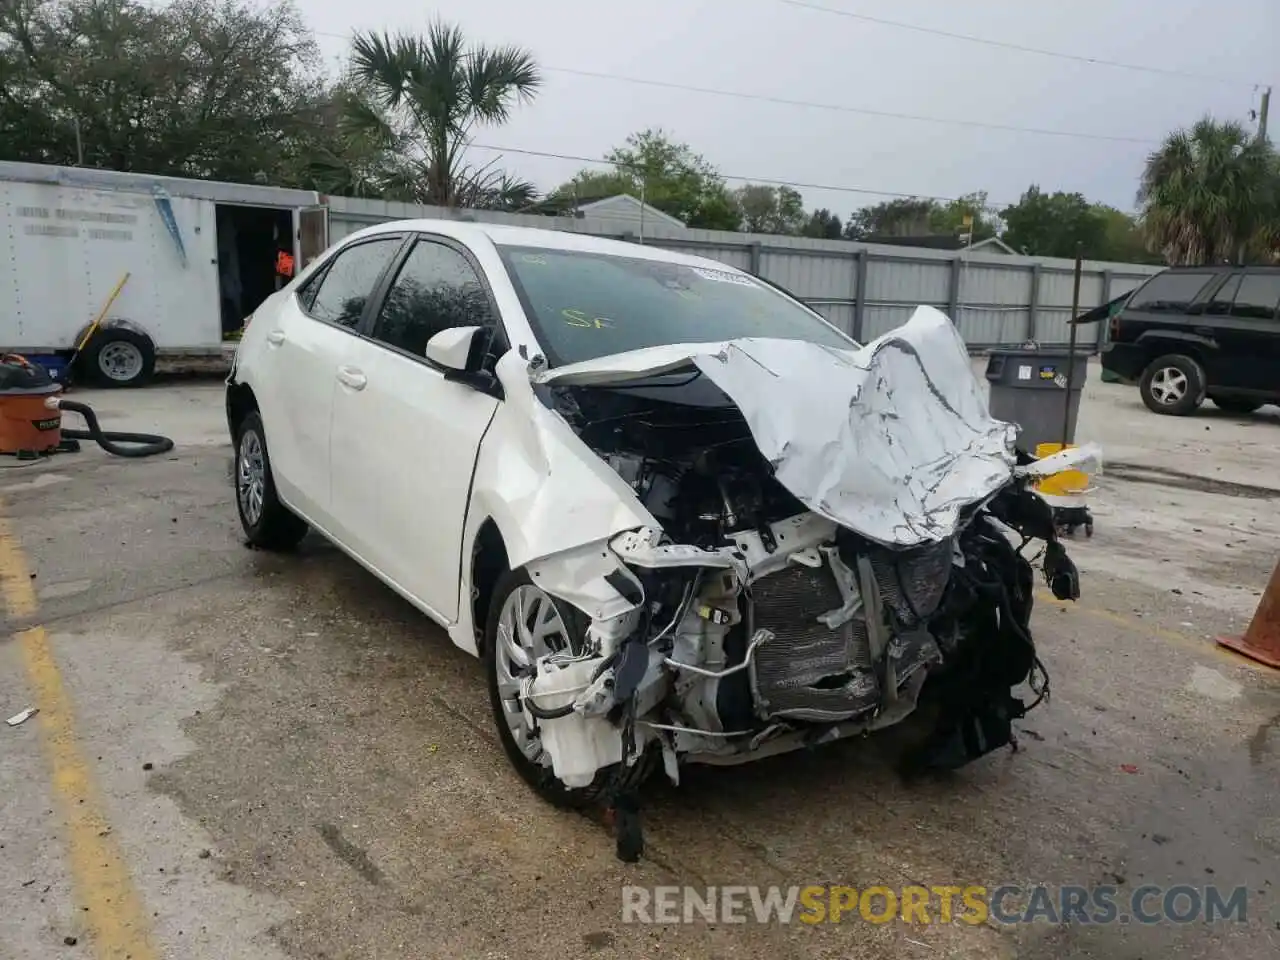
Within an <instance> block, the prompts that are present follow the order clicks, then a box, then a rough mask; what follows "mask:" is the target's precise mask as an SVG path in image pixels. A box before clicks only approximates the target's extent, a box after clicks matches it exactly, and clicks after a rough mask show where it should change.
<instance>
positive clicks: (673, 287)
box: [498, 245, 856, 365]
mask: <svg viewBox="0 0 1280 960" xmlns="http://www.w3.org/2000/svg"><path fill="white" fill-rule="evenodd" d="M498 252H499V254H500V255H501V256H502V259H503V262H504V263H505V264H506V267H507V272H508V273H509V274H510V276H511V278H512V280H513V282H514V283H515V286H516V291H517V293H519V295H520V298H521V300H522V302H523V304H524V308H525V313H526V314H528V316H529V322H530V323H531V324H532V325H533V327H534V332H535V333H536V334H537V336H538V340H539V341H540V343H541V345H542V348H543V350H544V351H545V352H546V354H547V359H548V360H549V361H551V362H552V363H553V364H555V365H562V364H569V363H576V362H578V361H582V360H593V359H595V358H597V357H603V356H607V355H609V354H615V353H623V352H625V351H628V350H638V349H640V348H643V347H655V346H662V345H666V344H674V343H714V342H718V341H722V340H734V339H738V338H740V337H772V338H777V339H783V340H807V341H810V342H812V343H817V344H821V345H823V346H828V347H833V348H835V349H837V350H851V349H854V348H855V347H856V344H855V343H854V342H853V341H852V340H850V339H849V338H847V337H845V336H843V335H842V334H841V333H839V332H838V331H837V330H835V329H834V328H833V327H831V326H829V325H828V324H827V323H825V322H824V321H823V320H822V319H821V318H819V317H818V316H817V315H816V314H814V313H813V312H812V311H810V310H809V309H808V308H806V307H804V306H803V305H801V304H799V303H797V302H796V301H794V300H792V299H791V298H790V297H787V296H785V295H784V294H782V293H779V292H778V291H776V290H774V289H773V288H772V287H770V286H769V285H768V284H765V283H761V282H760V281H758V280H755V279H753V278H751V277H747V276H744V275H743V274H740V273H736V272H730V271H728V270H718V269H712V268H704V267H693V266H686V265H685V264H682V263H671V262H668V261H663V260H648V259H642V258H640V257H629V256H623V255H618V254H612V253H610V254H601V253H588V252H584V251H580V250H554V249H548V248H543V247H524V246H507V245H499V247H498Z"/></svg>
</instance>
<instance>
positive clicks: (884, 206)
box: [844, 197, 938, 240]
mask: <svg viewBox="0 0 1280 960" xmlns="http://www.w3.org/2000/svg"><path fill="white" fill-rule="evenodd" d="M937 208H938V204H937V203H936V202H935V201H933V200H920V199H915V198H909V197H903V198H900V199H896V200H886V201H884V202H883V203H876V204H872V205H871V206H867V207H863V208H862V209H861V210H855V211H854V212H853V213H851V214H850V215H849V219H848V220H847V221H845V226H844V235H845V238H846V239H849V240H865V239H866V238H867V237H919V236H924V235H926V234H929V233H932V232H933V230H932V226H931V222H932V220H933V217H934V214H935V213H936V211H937Z"/></svg>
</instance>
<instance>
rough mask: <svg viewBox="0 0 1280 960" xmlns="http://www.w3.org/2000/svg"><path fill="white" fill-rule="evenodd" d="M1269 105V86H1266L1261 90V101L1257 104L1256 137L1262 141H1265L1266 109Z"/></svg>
mask: <svg viewBox="0 0 1280 960" xmlns="http://www.w3.org/2000/svg"><path fill="white" fill-rule="evenodd" d="M1270 107H1271V88H1270V87H1266V88H1265V89H1264V90H1263V91H1262V103H1261V104H1260V105H1259V106H1258V139H1259V140H1260V141H1262V142H1263V143H1266V141H1267V111H1268V110H1269V109H1270Z"/></svg>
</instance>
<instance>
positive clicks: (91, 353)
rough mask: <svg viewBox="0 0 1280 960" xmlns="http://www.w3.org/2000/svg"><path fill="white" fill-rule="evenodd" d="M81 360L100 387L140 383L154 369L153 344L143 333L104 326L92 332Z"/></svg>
mask: <svg viewBox="0 0 1280 960" xmlns="http://www.w3.org/2000/svg"><path fill="white" fill-rule="evenodd" d="M81 363H82V364H83V365H84V367H83V369H84V371H85V373H86V374H87V375H88V377H89V379H91V380H92V381H93V382H94V383H95V384H97V385H98V386H100V387H141V386H143V385H144V384H145V383H147V382H148V381H149V380H150V379H151V377H152V374H154V373H155V370H156V345H155V344H154V343H152V342H151V338H150V337H148V336H147V335H146V334H145V333H139V332H138V331H136V330H130V329H129V328H127V327H108V328H107V329H105V330H99V331H98V332H97V333H95V334H94V335H93V339H92V340H90V341H89V344H88V346H86V347H85V351H84V356H83V357H82V358H81Z"/></svg>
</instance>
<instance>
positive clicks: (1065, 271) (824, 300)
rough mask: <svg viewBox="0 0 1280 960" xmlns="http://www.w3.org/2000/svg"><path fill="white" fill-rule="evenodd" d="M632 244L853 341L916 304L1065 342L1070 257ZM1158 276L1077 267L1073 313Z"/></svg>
mask: <svg viewBox="0 0 1280 960" xmlns="http://www.w3.org/2000/svg"><path fill="white" fill-rule="evenodd" d="M328 203H329V207H330V235H331V239H332V240H338V239H341V238H342V237H345V236H347V235H348V234H350V233H352V232H354V231H356V230H358V229H360V228H361V227H364V226H368V225H369V224H371V223H380V222H383V221H386V220H395V219H404V218H417V217H424V218H444V219H474V220H478V221H486V222H493V223H505V224H510V225H514V226H527V227H541V228H543V229H554V230H568V231H572V232H576V233H589V234H593V235H596V236H607V237H614V238H616V239H624V240H632V241H639V240H640V239H641V238H639V237H638V236H636V235H634V234H632V233H625V234H619V233H617V232H616V227H612V226H610V225H608V224H600V223H593V222H592V221H591V220H590V219H578V220H575V219H571V218H568V217H542V216H536V215H529V214H504V213H491V212H488V211H479V210H468V211H453V210H445V209H443V208H439V207H417V206H413V205H411V204H404V203H387V202H384V201H380V200H353V199H350V198H346V197H330V198H328ZM643 242H644V243H646V244H650V245H653V246H658V247H664V248H669V249H672V250H680V251H681V252H684V253H690V254H694V255H697V256H702V257H707V258H709V259H711V260H718V261H720V262H722V263H727V264H730V265H732V266H735V267H738V268H739V269H742V270H747V271H749V272H751V273H754V274H756V275H758V276H761V277H764V278H766V279H768V280H771V281H773V282H774V283H776V284H778V285H780V286H782V287H785V288H786V289H787V290H789V291H790V292H791V293H792V294H794V295H795V296H797V297H799V298H800V299H801V300H804V301H805V302H806V303H808V304H810V305H811V306H812V307H813V308H814V309H815V310H817V311H818V312H819V313H821V314H822V315H823V316H825V317H826V318H827V319H828V320H830V321H831V322H832V323H835V324H837V325H838V326H840V327H841V328H842V329H844V330H845V331H847V332H848V333H850V334H852V335H853V336H854V337H855V338H857V339H859V340H863V341H866V340H870V339H872V338H874V337H877V336H879V335H880V334H882V333H885V332H887V331H888V330H891V329H893V328H894V327H896V326H898V325H899V324H902V323H904V322H906V320H907V319H908V318H909V317H910V316H911V312H912V311H913V310H914V309H915V308H916V307H917V306H919V305H920V304H929V305H931V306H935V307H938V308H939V309H941V310H942V311H944V312H945V313H947V315H948V316H950V317H951V319H952V320H953V321H954V322H955V324H956V326H957V327H958V328H959V330H960V332H961V334H963V336H964V338H965V341H966V342H967V343H968V344H969V345H970V346H971V347H975V348H982V347H988V346H992V345H995V344H1000V343H1005V344H1007V343H1020V342H1022V341H1025V340H1030V339H1034V340H1038V341H1040V342H1041V343H1066V342H1067V339H1068V333H1069V329H1070V328H1069V326H1068V324H1067V321H1068V319H1069V318H1070V316H1071V298H1072V287H1073V281H1074V277H1073V272H1074V264H1073V263H1072V261H1070V260H1058V259H1053V258H1048V257H1020V256H1006V255H1001V254H997V253H987V252H983V253H972V254H970V253H966V252H964V251H958V252H952V251H939V250H928V249H921V248H914V247H891V246H880V245H871V244H862V243H851V242H847V241H840V240H812V239H809V238H806V237H779V236H770V235H762V234H743V233H726V232H722V231H712V230H684V231H681V232H680V233H679V234H675V233H671V232H668V233H665V234H664V233H663V232H662V230H661V228H660V227H658V226H655V227H654V228H653V230H652V231H647V232H646V234H645V236H644V238H643ZM1160 269H1161V268H1159V267H1151V266H1146V265H1140V264H1126V263H1100V262H1093V261H1088V262H1086V263H1085V264H1084V268H1083V271H1082V274H1081V281H1080V310H1081V312H1083V311H1085V310H1087V309H1089V308H1091V307H1096V306H1098V305H1099V304H1102V303H1105V302H1107V301H1108V300H1110V299H1111V298H1112V297H1117V296H1119V295H1120V294H1122V293H1126V292H1128V291H1130V290H1132V289H1134V288H1135V287H1137V286H1138V284H1140V283H1141V282H1142V281H1143V280H1145V279H1146V278H1147V277H1149V276H1151V275H1152V274H1154V273H1158V272H1159V271H1160ZM1098 327H1101V324H1099V325H1098ZM1103 333H1104V331H1103V330H1101V329H1098V328H1092V329H1091V328H1084V330H1083V331H1082V333H1081V335H1080V336H1081V339H1082V340H1084V339H1087V340H1089V341H1090V342H1091V343H1094V342H1101V338H1102V336H1103Z"/></svg>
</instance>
